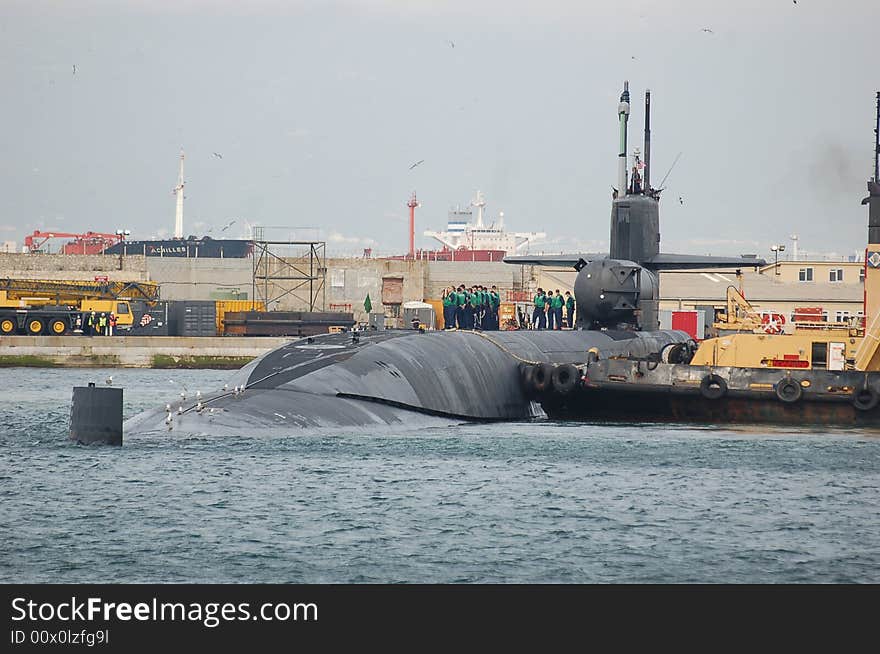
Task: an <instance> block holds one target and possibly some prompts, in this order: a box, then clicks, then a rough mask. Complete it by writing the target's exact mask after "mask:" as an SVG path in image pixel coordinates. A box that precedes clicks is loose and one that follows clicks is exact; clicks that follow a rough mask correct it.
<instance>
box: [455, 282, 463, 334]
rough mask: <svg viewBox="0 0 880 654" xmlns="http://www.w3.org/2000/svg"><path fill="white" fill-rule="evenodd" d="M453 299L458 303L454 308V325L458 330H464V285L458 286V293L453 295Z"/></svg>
mask: <svg viewBox="0 0 880 654" xmlns="http://www.w3.org/2000/svg"><path fill="white" fill-rule="evenodd" d="M455 299H456V302H457V303H458V304H457V305H456V307H455V324H456V326H457V327H458V328H459V329H465V322H464V305H465V293H464V284H459V285H458V291H457V292H456V293H455Z"/></svg>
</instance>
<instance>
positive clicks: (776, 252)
mask: <svg viewBox="0 0 880 654" xmlns="http://www.w3.org/2000/svg"><path fill="white" fill-rule="evenodd" d="M770 251H771V252H772V253H773V254H774V256H775V257H776V261H775V262H774V267H775V268H776V274H777V275H778V274H779V253H780V252H784V251H785V246H784V245H771V246H770Z"/></svg>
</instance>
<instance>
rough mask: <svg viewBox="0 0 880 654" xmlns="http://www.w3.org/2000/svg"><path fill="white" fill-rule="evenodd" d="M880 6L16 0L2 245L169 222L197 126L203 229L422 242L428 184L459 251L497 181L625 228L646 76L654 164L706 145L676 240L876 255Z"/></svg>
mask: <svg viewBox="0 0 880 654" xmlns="http://www.w3.org/2000/svg"><path fill="white" fill-rule="evenodd" d="M878 26H880V2H877V1H876V0H843V1H840V0H838V1H834V2H832V1H819V0H797V3H796V4H795V3H794V2H793V0H777V1H773V0H765V1H761V2H758V1H754V0H744V1H734V2H714V1H712V0H665V1H664V2H649V1H646V0H628V1H625V2H620V1H616V2H589V0H542V1H540V2H538V1H534V2H521V1H519V2H517V1H511V0H486V1H480V0H446V1H442V2H441V1H428V0H363V1H357V0H348V1H344V0H325V1H323V2H305V1H301V2H297V1H295V0H291V1H287V2H282V1H281V0H275V1H272V0H249V1H248V2H244V1H243V0H242V1H239V0H235V1H233V0H222V1H221V0H217V1H213V2H212V1H209V0H175V1H170V0H105V1H98V0H75V1H74V0H66V1H54V2H51V1H46V0H0V84H2V89H3V96H2V97H3V100H2V103H0V119H2V131H0V153H2V154H0V191H2V192H0V241H3V240H16V241H18V243H19V244H21V242H22V239H23V237H24V235H25V234H27V233H29V232H31V231H32V230H34V229H52V230H58V231H68V232H79V231H86V230H96V231H110V232H112V231H115V230H116V229H117V228H125V229H129V230H131V232H132V238H146V237H152V236H160V235H161V236H164V235H168V234H169V233H171V232H172V231H173V226H174V197H173V195H172V193H171V189H172V188H173V187H174V185H175V183H176V179H177V165H178V154H179V150H180V148H181V147H183V148H184V149H185V151H186V157H187V159H186V175H185V177H186V182H187V187H186V202H185V211H184V214H185V231H186V233H196V234H202V233H205V232H208V230H213V231H211V232H210V233H211V234H212V235H214V236H218V235H220V234H219V232H220V229H221V227H222V226H223V225H226V224H227V223H229V222H230V221H232V220H235V221H236V224H234V225H233V226H232V227H230V228H229V229H227V231H226V232H224V233H223V234H222V235H223V236H232V237H239V236H242V235H243V229H244V225H245V222H246V221H247V222H249V223H251V224H262V225H267V226H279V227H283V228H284V229H283V230H276V231H274V232H272V233H271V235H272V236H278V237H281V236H284V237H287V236H288V235H289V234H290V232H291V231H292V230H295V229H300V230H302V229H303V228H318V229H320V230H322V231H321V233H322V234H323V237H324V238H326V239H327V240H328V252H329V253H330V254H334V253H343V252H352V253H359V252H360V251H361V250H362V248H363V247H364V246H369V245H371V246H373V247H374V251H381V252H385V253H391V252H403V251H404V250H405V248H406V247H407V243H408V237H407V211H408V210H407V208H406V202H407V200H408V199H409V196H410V194H411V193H412V192H413V191H416V192H417V193H418V198H419V200H420V202H421V203H422V206H421V207H420V208H419V209H418V210H417V213H416V221H417V239H416V242H417V245H422V246H427V247H434V245H435V243H433V242H432V241H431V240H430V239H428V238H426V237H423V236H421V235H420V234H421V232H422V231H423V230H424V229H443V228H444V227H445V223H446V215H447V211H448V210H449V209H450V208H451V207H452V206H454V205H456V204H460V205H464V204H466V203H467V202H468V201H469V200H470V199H471V198H472V197H473V195H474V193H475V191H476V190H477V189H480V190H482V191H483V193H484V195H485V198H486V201H487V203H488V206H487V216H488V217H489V218H493V217H495V216H497V213H498V211H499V210H500V211H504V216H505V223H506V226H507V227H508V228H510V229H514V230H521V231H531V230H542V231H546V232H547V233H548V236H549V237H550V239H551V240H552V242H551V243H550V244H548V245H545V246H543V247H542V248H536V249H544V250H546V251H555V252H559V251H561V250H565V251H572V250H574V251H577V250H579V249H585V250H592V251H595V250H596V249H597V248H601V249H605V248H607V239H608V223H609V216H610V192H611V186H612V184H614V183H615V179H616V154H617V150H616V147H617V145H616V141H617V132H616V130H617V122H616V121H617V117H616V109H617V97H618V96H619V94H620V90H621V86H622V81H623V80H624V79H629V81H630V89H631V92H632V94H633V114H632V117H631V120H630V144H631V146H635V145H637V144H639V142H640V141H641V139H642V129H643V127H642V120H643V102H644V96H643V94H644V90H645V89H646V88H650V89H651V91H652V105H653V115H652V128H653V129H652V151H653V158H654V161H653V163H654V166H653V173H652V179H653V181H654V182H655V183H656V182H659V181H660V178H662V176H663V174H664V173H665V172H666V170H667V169H668V168H669V166H670V164H671V163H672V162H673V160H674V158H675V156H676V155H677V154H678V153H679V152H681V153H682V154H681V158H680V160H679V161H678V163H677V165H676V166H675V168H674V170H673V171H672V173H671V174H670V175H669V178H668V180H667V184H666V186H667V188H666V191H665V192H664V195H663V202H662V203H661V231H662V236H663V241H662V245H661V248H662V249H663V250H664V251H668V252H685V253H693V254H704V253H712V254H737V253H742V252H757V253H759V254H761V255H762V256H765V255H766V256H767V257H769V256H770V253H769V247H770V245H771V244H772V243H786V244H789V249H790V241H789V240H788V239H789V235H790V234H792V233H797V234H798V235H799V237H800V240H799V243H800V247H801V248H802V249H805V250H811V251H819V252H829V251H837V252H840V253H851V252H854V251H856V250H859V249H862V248H863V247H864V244H865V238H866V224H867V211H866V209H865V208H864V207H862V206H860V205H859V201H860V200H861V198H862V197H864V196H865V195H866V190H865V180H866V178H867V177H868V176H869V174H870V173H871V165H872V149H873V133H872V129H873V121H874V98H875V91H876V90H878V89H880V66H878V42H880V27H878ZM703 28H708V29H710V30H711V32H707V31H704V29H703ZM74 66H75V67H76V69H75V73H74V68H73V67H74ZM214 152H217V153H220V154H221V155H222V159H221V158H219V157H217V156H214V154H213V153H214ZM422 159H424V163H422V164H420V165H419V166H417V167H416V168H414V169H412V170H410V166H411V164H412V163H414V162H416V161H419V160H422ZM679 197H681V199H682V202H679ZM300 233H306V232H300ZM533 251H534V250H533Z"/></svg>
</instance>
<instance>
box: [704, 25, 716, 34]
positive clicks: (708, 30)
mask: <svg viewBox="0 0 880 654" xmlns="http://www.w3.org/2000/svg"><path fill="white" fill-rule="evenodd" d="M702 31H703V32H705V33H706V34H714V33H715V32H713V31H712V30H710V29H709V28H708V27H704V28H703V30H702Z"/></svg>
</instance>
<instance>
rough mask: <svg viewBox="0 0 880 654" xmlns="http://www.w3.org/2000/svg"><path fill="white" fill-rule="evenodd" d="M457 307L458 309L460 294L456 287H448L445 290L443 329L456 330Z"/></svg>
mask: <svg viewBox="0 0 880 654" xmlns="http://www.w3.org/2000/svg"><path fill="white" fill-rule="evenodd" d="M456 307H458V294H457V293H456V292H455V288H454V287H452V286H447V287H446V288H445V289H443V329H454V328H455V309H456Z"/></svg>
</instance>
